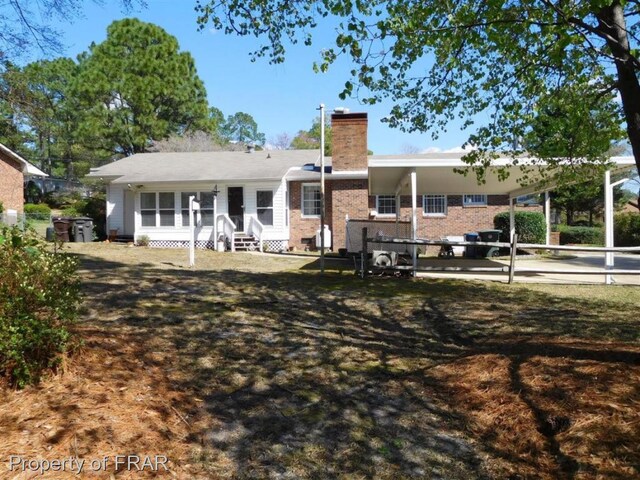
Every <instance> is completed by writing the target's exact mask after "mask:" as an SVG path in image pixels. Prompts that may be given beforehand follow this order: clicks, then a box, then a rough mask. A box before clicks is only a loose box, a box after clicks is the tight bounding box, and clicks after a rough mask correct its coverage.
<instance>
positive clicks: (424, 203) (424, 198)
mask: <svg viewBox="0 0 640 480" xmlns="http://www.w3.org/2000/svg"><path fill="white" fill-rule="evenodd" d="M428 197H441V198H442V200H443V204H442V207H443V209H444V211H443V212H427V211H426V210H427V198H428ZM448 206H449V199H448V197H447V195H445V194H441V193H438V194H431V193H429V194H424V195H422V216H424V217H446V216H447V214H448Z"/></svg>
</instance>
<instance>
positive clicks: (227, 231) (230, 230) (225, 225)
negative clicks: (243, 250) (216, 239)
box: [216, 213, 236, 252]
mask: <svg viewBox="0 0 640 480" xmlns="http://www.w3.org/2000/svg"><path fill="white" fill-rule="evenodd" d="M219 220H222V239H223V240H224V242H225V244H226V241H227V239H228V240H229V243H230V245H231V251H232V252H235V251H236V243H235V239H236V224H235V223H233V221H232V220H231V218H230V217H229V215H228V214H227V213H221V214H220V215H218V218H216V222H218V221H219Z"/></svg>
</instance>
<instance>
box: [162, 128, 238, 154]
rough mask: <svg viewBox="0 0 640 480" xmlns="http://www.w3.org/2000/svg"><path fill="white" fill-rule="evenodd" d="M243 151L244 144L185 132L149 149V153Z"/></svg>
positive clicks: (203, 134) (198, 132) (202, 133)
mask: <svg viewBox="0 0 640 480" xmlns="http://www.w3.org/2000/svg"><path fill="white" fill-rule="evenodd" d="M244 149H245V145H244V144H241V143H229V142H220V139H219V138H218V137H217V136H216V135H214V134H212V133H209V132H203V131H197V132H187V133H186V134H184V135H178V134H173V135H171V136H170V137H169V138H166V139H162V140H159V141H157V142H154V143H153V145H152V146H151V147H149V151H150V152H219V151H225V152H229V151H242V150H244Z"/></svg>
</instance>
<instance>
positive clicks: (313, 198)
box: [302, 183, 321, 217]
mask: <svg viewBox="0 0 640 480" xmlns="http://www.w3.org/2000/svg"><path fill="white" fill-rule="evenodd" d="M320 209H321V204H320V184H319V183H313V184H306V185H302V216H303V217H319V216H320Z"/></svg>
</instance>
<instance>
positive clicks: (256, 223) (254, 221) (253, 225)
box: [247, 215, 264, 252]
mask: <svg viewBox="0 0 640 480" xmlns="http://www.w3.org/2000/svg"><path fill="white" fill-rule="evenodd" d="M263 231H264V225H263V224H262V222H261V221H260V220H258V218H257V217H254V216H253V215H250V216H249V226H248V227H247V233H248V234H249V235H253V236H254V237H255V238H256V239H257V240H258V246H259V251H260V252H262V232H263Z"/></svg>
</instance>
